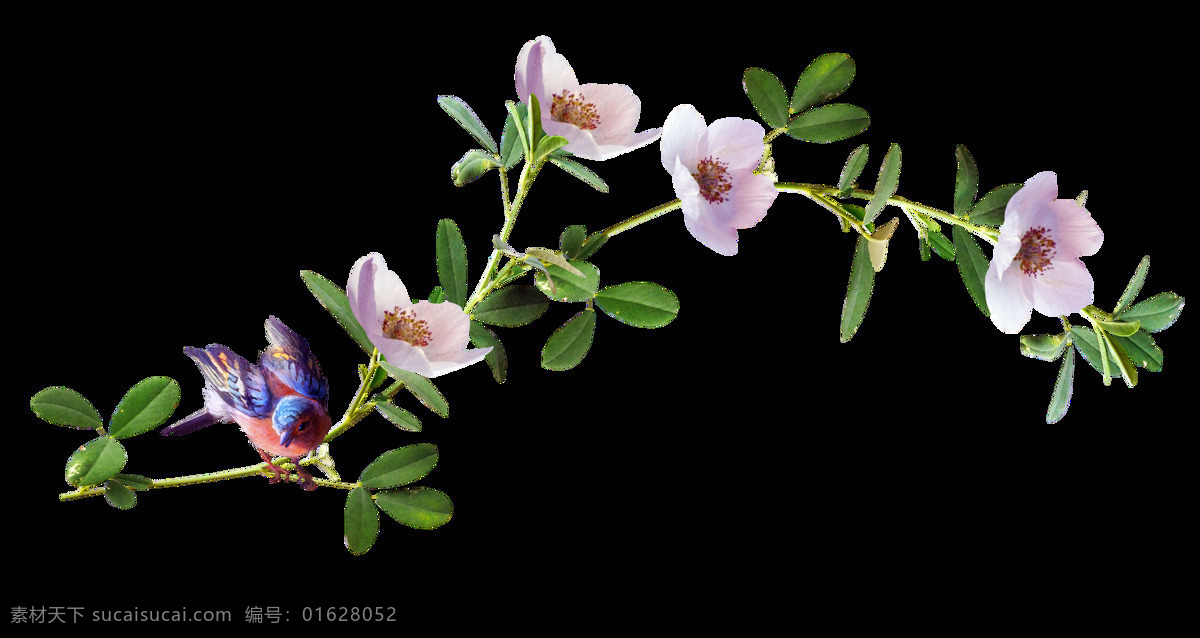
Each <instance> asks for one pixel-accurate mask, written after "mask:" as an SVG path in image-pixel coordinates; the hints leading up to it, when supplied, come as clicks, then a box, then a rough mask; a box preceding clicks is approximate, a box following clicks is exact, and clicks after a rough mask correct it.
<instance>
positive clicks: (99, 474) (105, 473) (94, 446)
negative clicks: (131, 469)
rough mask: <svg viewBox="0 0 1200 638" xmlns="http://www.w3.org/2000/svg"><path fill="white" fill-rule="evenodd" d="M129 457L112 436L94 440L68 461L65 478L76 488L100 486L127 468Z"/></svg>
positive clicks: (74, 453)
mask: <svg viewBox="0 0 1200 638" xmlns="http://www.w3.org/2000/svg"><path fill="white" fill-rule="evenodd" d="M128 460H129V455H128V454H126V453H125V448H124V447H122V446H121V444H120V442H118V441H117V440H116V439H114V438H112V437H110V436H101V437H98V438H95V439H92V440H91V441H90V442H88V443H87V444H86V445H83V446H81V447H80V448H79V449H77V450H75V452H73V453H72V454H71V457H70V458H68V459H67V466H66V468H65V476H66V479H67V483H69V484H70V485H72V486H74V487H79V486H81V485H99V484H101V483H103V482H105V481H107V480H108V479H110V478H112V477H113V475H114V474H116V473H117V472H120V471H121V469H122V468H124V467H125V462H126V461H128Z"/></svg>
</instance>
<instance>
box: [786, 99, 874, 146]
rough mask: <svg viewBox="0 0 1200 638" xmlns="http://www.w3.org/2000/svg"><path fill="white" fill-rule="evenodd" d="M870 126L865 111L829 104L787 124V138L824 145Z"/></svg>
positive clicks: (806, 112)
mask: <svg viewBox="0 0 1200 638" xmlns="http://www.w3.org/2000/svg"><path fill="white" fill-rule="evenodd" d="M870 126H871V116H870V115H868V114H867V111H866V109H864V108H862V107H860V106H854V105H853V104H829V105H826V106H819V107H817V108H815V109H813V110H811V111H805V112H804V113H801V114H800V115H798V116H797V117H796V118H795V119H793V120H792V121H791V123H790V124H788V127H787V134H788V136H789V137H793V138H795V139H798V140H801V141H803V142H816V143H818V144H825V143H827V142H837V141H839V140H844V139H846V138H848V137H854V136H855V135H858V134H859V133H862V132H863V131H865V130H867V128H868V127H870Z"/></svg>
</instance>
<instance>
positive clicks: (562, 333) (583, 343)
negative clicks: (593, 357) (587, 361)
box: [542, 308, 596, 371]
mask: <svg viewBox="0 0 1200 638" xmlns="http://www.w3.org/2000/svg"><path fill="white" fill-rule="evenodd" d="M595 334H596V311H595V310H593V309H591V308H584V309H583V310H582V311H580V312H579V313H578V314H576V315H575V316H574V317H571V318H570V319H568V320H567V322H566V323H564V324H563V325H561V326H559V327H558V328H557V329H556V330H555V331H554V334H552V335H550V338H549V339H547V340H546V345H545V346H544V347H542V367H543V368H545V369H547V370H556V371H561V370H569V369H571V368H574V367H575V366H577V365H579V363H580V362H581V361H583V358H584V357H585V356H587V353H588V349H589V348H591V346H592V337H593V336H595Z"/></svg>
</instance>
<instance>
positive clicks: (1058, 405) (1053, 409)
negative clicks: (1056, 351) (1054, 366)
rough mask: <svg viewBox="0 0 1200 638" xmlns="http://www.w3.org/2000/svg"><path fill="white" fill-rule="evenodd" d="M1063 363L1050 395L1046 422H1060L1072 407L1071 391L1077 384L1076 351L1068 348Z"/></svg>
mask: <svg viewBox="0 0 1200 638" xmlns="http://www.w3.org/2000/svg"><path fill="white" fill-rule="evenodd" d="M1066 352H1067V356H1065V357H1063V360H1062V365H1060V366H1059V368H1058V378H1057V379H1055V380H1054V392H1053V393H1052V394H1051V395H1050V405H1049V407H1048V408H1047V409H1046V423H1047V424H1053V423H1058V422H1059V421H1061V420H1062V418H1063V417H1064V416H1066V415H1067V408H1069V407H1071V393H1072V390H1073V388H1074V385H1075V351H1074V350H1067V351H1066Z"/></svg>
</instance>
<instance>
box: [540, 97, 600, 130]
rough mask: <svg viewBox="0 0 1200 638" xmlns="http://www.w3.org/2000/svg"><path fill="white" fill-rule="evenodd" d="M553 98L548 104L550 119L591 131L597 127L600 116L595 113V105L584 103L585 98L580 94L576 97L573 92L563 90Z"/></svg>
mask: <svg viewBox="0 0 1200 638" xmlns="http://www.w3.org/2000/svg"><path fill="white" fill-rule="evenodd" d="M553 98H554V99H553V101H552V102H551V103H550V119H552V120H554V121H555V122H566V123H568V124H574V125H575V126H577V127H579V128H581V129H588V130H591V129H594V128H596V127H597V126H599V124H600V114H599V113H597V112H596V105H595V104H592V103H591V102H585V101H584V99H586V98H584V97H583V94H582V93H581V94H579V95H578V96H576V95H575V94H574V93H573V92H571V91H566V90H564V91H563V92H562V93H560V94H558V95H555V96H553Z"/></svg>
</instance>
